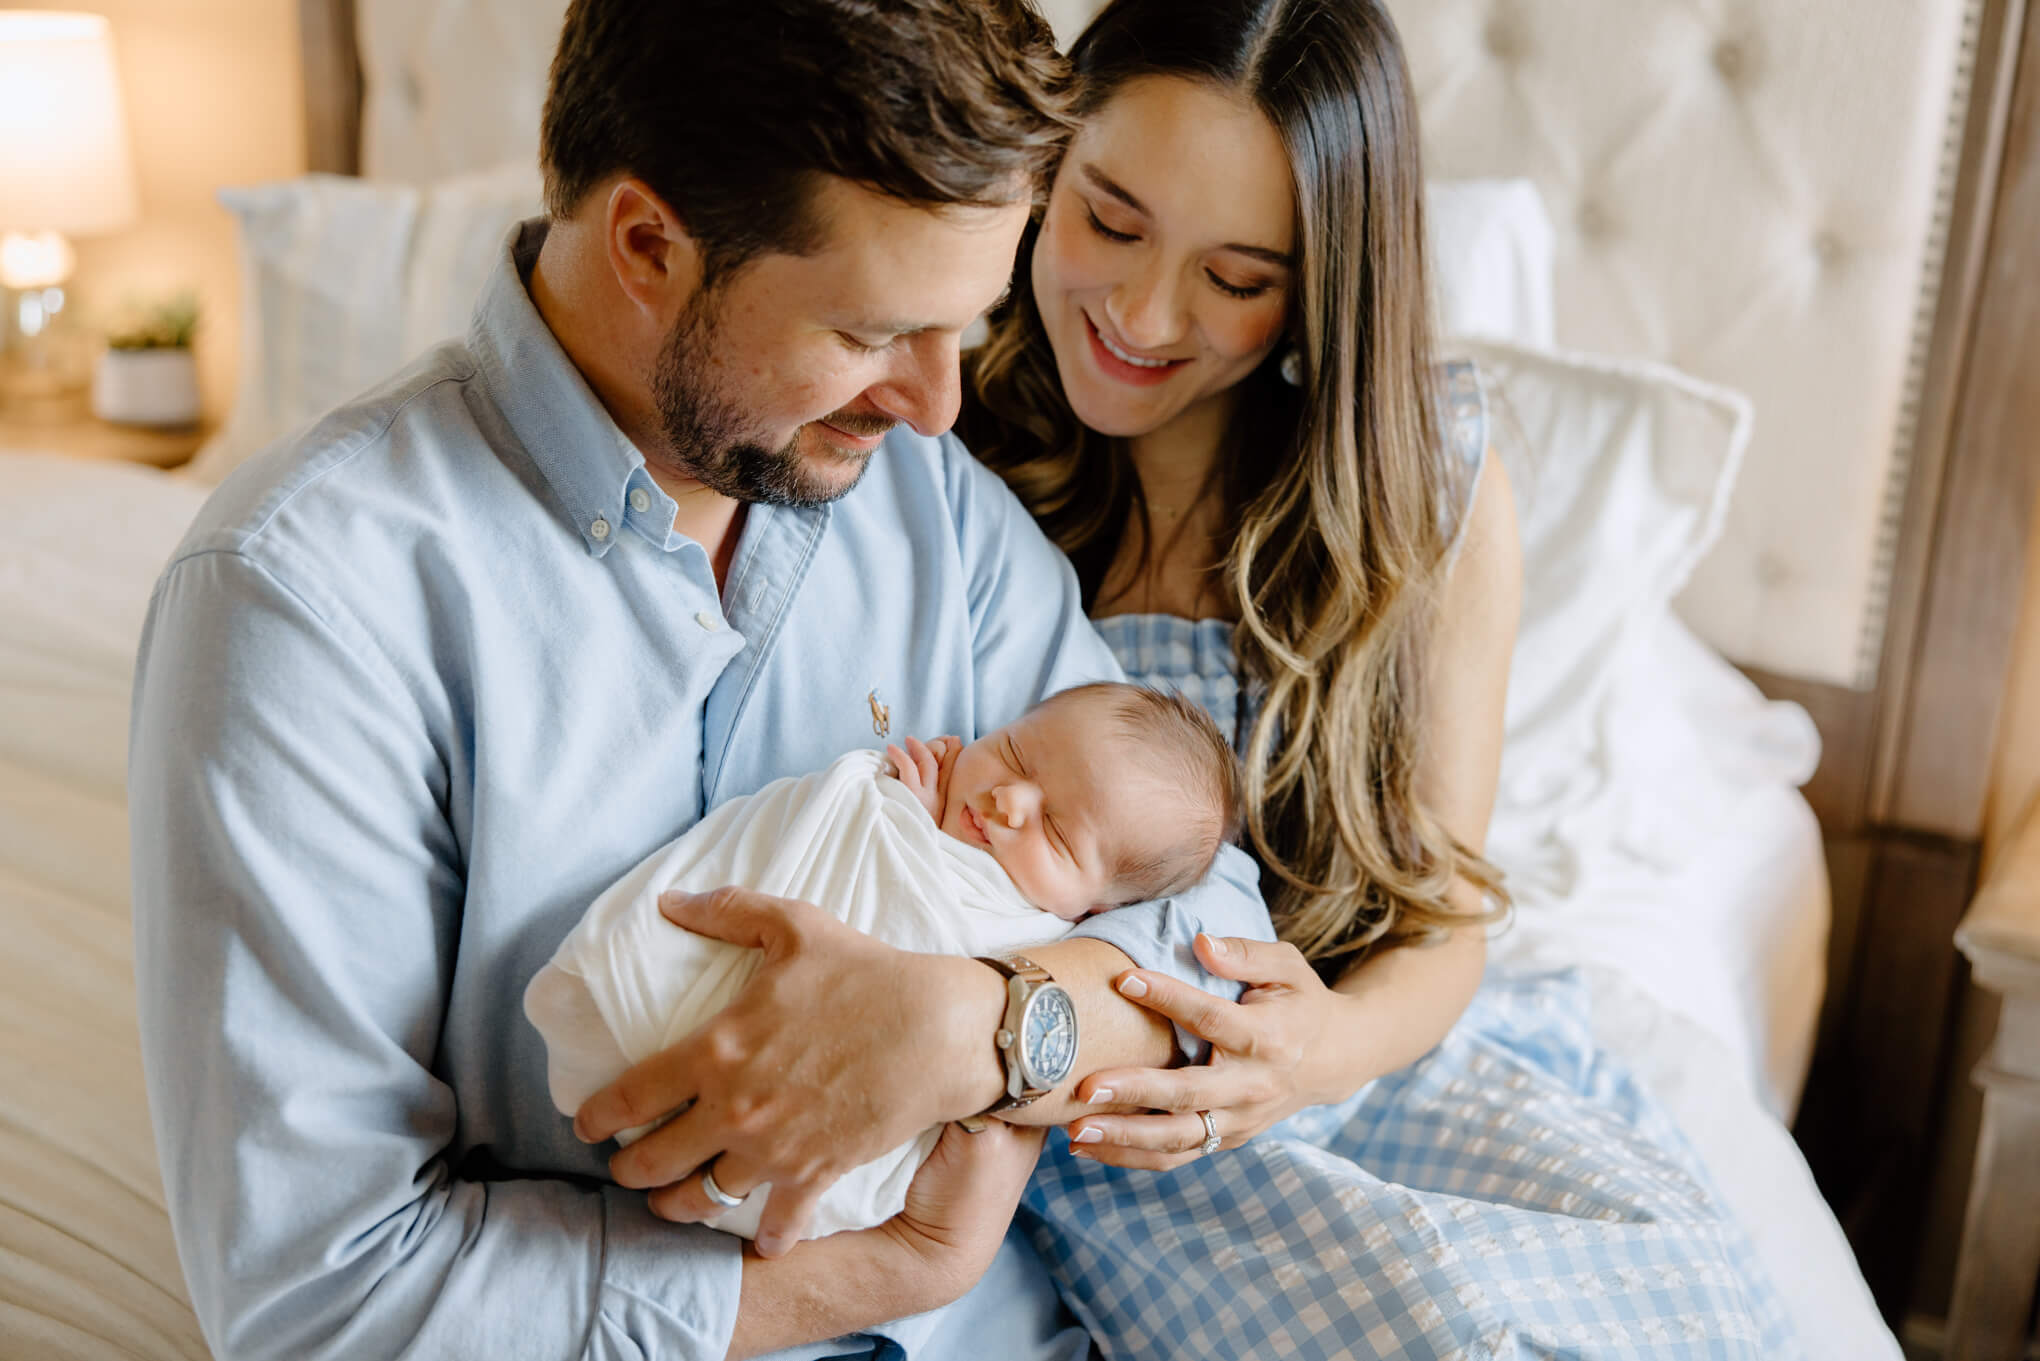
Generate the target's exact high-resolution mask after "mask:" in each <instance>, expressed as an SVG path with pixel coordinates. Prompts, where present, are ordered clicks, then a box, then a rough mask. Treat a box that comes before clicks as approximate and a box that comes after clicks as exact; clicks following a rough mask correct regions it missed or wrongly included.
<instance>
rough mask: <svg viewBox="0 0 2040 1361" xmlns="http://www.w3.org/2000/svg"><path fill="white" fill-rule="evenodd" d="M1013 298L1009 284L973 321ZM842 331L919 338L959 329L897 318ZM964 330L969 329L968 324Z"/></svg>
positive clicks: (869, 322) (1011, 287) (864, 323)
mask: <svg viewBox="0 0 2040 1361" xmlns="http://www.w3.org/2000/svg"><path fill="white" fill-rule="evenodd" d="M1012 296H1013V285H1012V284H1010V283H1009V284H1007V285H1006V286H1005V287H1004V288H1002V289H1000V290H999V296H998V297H996V298H994V299H993V300H992V305H991V306H990V307H987V308H986V309H985V310H984V311H983V312H980V313H978V314H977V316H975V317H972V318H971V321H978V320H980V319H982V318H983V317H985V316H986V315H988V314H990V313H992V312H995V311H997V310H998V308H999V306H1000V304H1001V303H1004V302H1005V301H1006V299H1008V298H1010V297H1012ZM842 329H844V330H846V331H861V332H863V333H864V334H866V335H887V336H917V335H920V334H922V333H923V332H926V331H944V330H949V331H953V330H956V329H958V328H957V327H954V326H944V325H943V324H942V323H941V322H937V321H907V320H904V319H897V318H896V319H890V320H886V321H860V322H858V323H857V324H856V325H854V326H845V327H843V328H842ZM964 329H968V325H967V324H966V327H965V328H964Z"/></svg>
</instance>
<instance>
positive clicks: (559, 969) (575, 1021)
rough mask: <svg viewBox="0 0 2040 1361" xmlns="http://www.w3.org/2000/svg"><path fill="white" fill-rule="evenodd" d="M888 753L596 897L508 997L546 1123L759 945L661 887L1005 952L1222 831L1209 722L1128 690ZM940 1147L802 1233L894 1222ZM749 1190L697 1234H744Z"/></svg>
mask: <svg viewBox="0 0 2040 1361" xmlns="http://www.w3.org/2000/svg"><path fill="white" fill-rule="evenodd" d="M888 754H889V756H890V758H891V765H890V767H888V765H887V762H886V759H885V758H883V757H880V756H879V754H878V753H876V752H871V751H856V752H851V753H850V754H849V755H847V756H843V757H840V758H839V759H837V760H836V761H834V762H832V763H831V764H830V765H829V766H828V767H827V768H826V769H824V770H821V771H818V772H816V773H814V774H811V775H805V776H800V777H798V778H788V779H783V780H775V781H773V782H772V783H771V784H769V785H766V786H765V787H764V788H763V789H760V790H759V791H758V792H757V793H755V794H751V795H749V796H747V797H744V798H739V799H732V800H731V801H729V802H728V803H726V804H724V805H722V806H721V807H719V808H717V809H715V810H714V811H713V812H711V813H710V814H709V815H708V816H707V817H705V818H703V819H702V820H701V822H699V823H698V824H696V825H695V826H694V827H693V828H692V829H691V830H689V831H688V832H687V833H686V834H685V835H683V836H682V837H680V838H679V839H678V840H677V841H674V842H672V843H670V844H669V845H667V846H665V847H663V848H661V849H660V850H658V851H655V852H653V853H652V855H650V856H649V857H647V858H646V859H645V860H643V861H642V862H640V863H639V864H638V866H637V867H636V868H635V869H633V870H632V871H631V872H630V873H629V874H627V875H625V876H624V877H623V878H622V879H621V880H619V881H617V882H616V883H615V884H613V885H611V886H610V887H609V889H607V890H606V891H605V892H604V893H603V894H602V896H601V897H599V898H597V899H596V901H595V903H594V905H593V906H591V907H590V908H589V909H588V911H587V913H586V914H585V915H584V916H583V917H582V919H581V921H580V923H579V924H578V925H577V926H576V927H575V928H574V930H573V931H572V932H571V933H570V934H569V935H568V936H567V939H566V940H565V941H563V942H562V943H561V945H560V948H559V950H558V951H557V952H555V954H554V955H553V958H552V960H551V961H550V962H549V963H548V964H547V965H546V966H545V967H544V968H543V969H541V970H540V971H539V972H538V974H537V976H536V977H534V978H533V979H532V981H531V985H530V986H529V987H528V988H527V989H526V990H525V994H524V1010H525V1015H526V1016H528V1017H529V1018H530V1020H531V1022H532V1024H533V1025H535V1026H536V1027H537V1028H538V1030H539V1033H540V1034H541V1035H542V1036H543V1037H544V1038H545V1042H546V1060H547V1073H546V1076H547V1084H548V1087H549V1088H550V1091H551V1095H552V1099H553V1104H554V1105H555V1106H556V1107H558V1109H559V1110H560V1111H561V1112H562V1113H563V1114H566V1115H572V1114H573V1113H574V1112H575V1111H576V1110H578V1109H579V1108H580V1106H581V1104H582V1102H584V1101H586V1100H587V1098H588V1097H590V1096H592V1095H594V1093H595V1092H597V1091H599V1090H600V1089H601V1088H603V1087H605V1086H607V1085H608V1084H609V1083H610V1082H612V1081H614V1080H615V1079H616V1078H617V1077H619V1076H621V1075H622V1073H623V1072H624V1071H625V1070H626V1069H628V1068H630V1067H631V1066H632V1065H633V1064H635V1063H638V1062H640V1061H641V1060H643V1059H646V1058H649V1057H651V1056H652V1055H653V1054H656V1053H658V1052H660V1051H662V1050H664V1049H666V1048H668V1047H670V1046H671V1045H673V1044H674V1043H676V1042H678V1041H679V1040H680V1039H682V1038H684V1037H685V1036H686V1035H687V1034H688V1033H689V1032H690V1031H692V1030H693V1029H695V1028H696V1027H697V1026H699V1025H700V1024H701V1023H703V1022H704V1021H706V1020H708V1019H709V1018H710V1017H712V1016H714V1015H715V1014H716V1013H717V1012H719V1011H720V1010H722V1008H723V1007H724V1006H725V1005H727V1004H728V1003H729V1002H730V1001H731V1000H732V999H733V998H734V997H735V996H736V994H737V993H738V991H740V990H741V989H742V987H743V985H744V984H745V982H747V981H748V980H749V979H750V977H751V975H752V974H753V973H754V972H755V971H756V969H757V967H758V962H759V959H760V952H759V951H757V950H753V949H748V948H745V947H742V946H736V945H730V944H728V943H726V942H723V941H719V940H713V939H710V938H709V937H706V936H700V935H696V934H695V933H693V932H691V931H686V930H683V929H682V928H680V927H677V926H674V925H673V924H672V923H670V922H668V921H667V920H666V919H665V918H664V917H662V916H661V915H660V914H659V910H658V900H659V895H660V894H661V893H664V892H666V891H667V890H670V889H686V890H691V891H695V892H702V891H706V890H709V889H713V888H719V887H722V886H723V885H725V884H735V885H739V886H742V887H745V888H752V889H756V890H758V891H760V892H763V893H770V894H774V895H777V896H780V897H786V898H796V899H800V900H803V901H806V902H811V903H815V904H818V905H819V906H821V907H823V908H824V909H826V910H829V911H831V912H833V913H835V914H836V915H837V916H838V917H839V918H841V919H842V920H843V921H845V922H847V923H848V924H850V925H851V926H854V927H856V928H858V929H859V930H862V931H866V932H869V933H870V934H872V935H874V936H877V937H878V938H880V939H881V940H884V941H886V942H888V943H889V944H892V945H896V946H899V947H901V948H903V949H909V950H917V951H924V952H929V953H950V954H968V955H993V954H1005V953H1009V952H1012V951H1024V950H1026V949H1028V948H1031V947H1035V946H1040V945H1044V944H1046V943H1048V942H1049V941H1052V940H1054V939H1056V938H1058V937H1060V936H1062V935H1064V934H1065V933H1067V932H1068V930H1069V928H1070V924H1071V923H1073V922H1075V921H1076V920H1077V919H1078V918H1080V917H1083V916H1086V915H1088V914H1090V913H1092V912H1095V911H1101V910H1104V909H1108V908H1112V907H1117V906H1120V905H1122V904H1126V903H1134V902H1145V901H1148V900H1150V899H1154V898H1163V897H1167V896H1169V895H1170V894H1172V893H1178V892H1181V891H1183V890H1184V889H1187V888H1189V887H1190V886H1191V885H1193V884H1195V883H1197V881H1198V880H1200V879H1202V878H1203V877H1204V875H1205V873H1206V872H1207V871H1209V870H1210V868H1211V862H1212V860H1213V859H1214V858H1215V857H1216V856H1217V854H1218V848H1219V846H1220V845H1221V844H1222V843H1224V842H1226V841H1228V840H1230V839H1232V838H1233V837H1234V836H1236V835H1237V834H1238V830H1239V822H1240V816H1241V813H1240V792H1239V775H1238V768H1237V765H1236V763H1235V761H1234V758H1233V754H1232V752H1231V750H1230V748H1228V746H1227V745H1226V742H1225V739H1224V738H1223V737H1222V736H1221V735H1220V733H1219V731H1218V729H1217V727H1216V726H1215V725H1214V724H1213V723H1212V722H1211V719H1210V718H1209V717H1208V716H1207V715H1206V714H1205V713H1204V711H1203V710H1202V709H1200V708H1198V707H1197V706H1196V705H1194V704H1192V703H1189V702H1188V701H1186V700H1183V699H1179V698H1177V697H1175V696H1172V695H1167V694H1164V693H1162V692H1160V691H1157V690H1150V689H1145V688H1142V687H1140V686H1134V685H1121V684H1097V685H1084V686H1078V687H1077V688H1075V689H1072V690H1065V691H1062V692H1061V693H1059V694H1056V695H1052V696H1050V697H1049V698H1048V699H1045V700H1043V701H1042V702H1041V703H1039V704H1037V705H1036V706H1035V707H1034V708H1032V709H1030V710H1029V711H1028V712H1027V713H1026V714H1024V715H1022V716H1021V717H1020V718H1019V719H1018V720H1017V721H1016V722H1013V723H1011V724H1008V725H1007V726H1006V727H1004V728H1000V729H999V730H997V731H996V732H992V733H989V734H987V735H986V736H984V737H982V738H980V739H978V740H977V741H976V742H973V743H971V744H969V745H968V746H966V745H964V744H963V742H962V741H960V740H959V739H957V738H954V737H944V738H937V739H935V740H934V741H933V742H929V743H922V742H920V741H918V740H916V739H913V738H908V739H907V740H906V743H905V745H904V747H891V748H888ZM649 1128H650V1127H649V1126H647V1127H646V1129H644V1130H634V1131H630V1132H629V1134H628V1136H626V1137H624V1139H623V1141H624V1142H626V1143H628V1142H629V1141H630V1139H631V1138H635V1137H637V1136H639V1135H641V1134H643V1133H645V1132H646V1131H647V1130H649ZM940 1135H941V1130H940V1129H939V1128H938V1129H932V1130H927V1131H924V1132H923V1133H922V1134H921V1135H919V1136H918V1137H917V1138H915V1139H914V1140H912V1141H910V1142H908V1143H906V1144H904V1145H902V1146H900V1147H899V1148H896V1149H894V1150H892V1152H890V1153H888V1154H886V1155H885V1156H884V1157H882V1158H879V1159H877V1160H875V1161H873V1162H870V1163H867V1164H865V1165H864V1166H862V1167H859V1168H856V1169H854V1170H852V1171H851V1172H850V1173H849V1174H848V1175H846V1176H845V1177H843V1178H842V1180H840V1181H838V1182H837V1183H836V1184H835V1185H834V1186H833V1187H831V1188H830V1189H829V1191H828V1192H827V1193H826V1194H824V1195H823V1197H822V1199H821V1201H820V1203H819V1204H818V1206H817V1208H816V1212H815V1216H814V1220H813V1222H812V1224H811V1226H810V1228H809V1231H808V1232H809V1236H811V1237H817V1238H819V1237H822V1236H824V1235H826V1234H830V1233H836V1232H840V1231H842V1230H844V1229H855V1228H868V1227H870V1226H872V1225H874V1224H878V1223H881V1222H883V1221H884V1220H886V1219H889V1218H891V1217H892V1216H893V1215H894V1214H897V1213H898V1212H899V1210H900V1208H901V1206H902V1205H904V1204H905V1202H906V1191H907V1186H908V1183H910V1182H911V1181H912V1180H913V1176H914V1173H915V1172H916V1171H917V1170H918V1169H919V1168H920V1165H921V1163H922V1162H923V1161H925V1160H926V1158H927V1156H928V1154H929V1153H930V1152H931V1151H932V1150H933V1149H934V1147H935V1142H936V1140H937V1138H939V1137H940ZM768 1192H769V1188H768V1187H759V1188H757V1189H756V1190H754V1191H753V1192H752V1193H751V1195H750V1196H749V1197H747V1198H746V1200H745V1202H744V1203H743V1204H742V1205H740V1206H736V1207H734V1208H732V1209H730V1210H728V1211H726V1212H724V1213H723V1214H722V1215H720V1216H718V1217H717V1218H715V1219H713V1220H711V1221H710V1223H712V1224H714V1225H715V1226H716V1227H717V1228H721V1229H726V1230H728V1231H730V1232H733V1233H739V1234H742V1235H743V1236H745V1237H751V1236H753V1235H754V1234H755V1233H756V1231H757V1226H758V1219H759V1215H760V1214H761V1213H762V1211H763V1209H764V1202H765V1199H766V1195H767V1193H768Z"/></svg>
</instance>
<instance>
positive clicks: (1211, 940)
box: [1204, 936, 1232, 955]
mask: <svg viewBox="0 0 2040 1361" xmlns="http://www.w3.org/2000/svg"><path fill="white" fill-rule="evenodd" d="M1204 943H1205V944H1206V945H1208V946H1210V947H1211V953H1213V954H1215V955H1229V954H1231V953H1232V946H1230V945H1228V944H1226V943H1225V941H1224V939H1223V938H1222V937H1219V936H1206V937H1205V938H1204Z"/></svg>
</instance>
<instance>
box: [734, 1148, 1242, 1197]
mask: <svg viewBox="0 0 2040 1361" xmlns="http://www.w3.org/2000/svg"><path fill="white" fill-rule="evenodd" d="M1213 1137H1214V1138H1216V1137H1217V1136H1216V1135H1214V1136H1213ZM701 1189H702V1190H704V1191H706V1192H707V1193H708V1198H709V1199H710V1200H712V1201H714V1202H715V1203H716V1204H718V1205H720V1206H722V1207H723V1208H724V1209H726V1210H734V1209H736V1208H737V1206H739V1205H742V1204H743V1203H744V1198H743V1197H742V1196H733V1195H731V1194H730V1193H729V1192H728V1191H725V1190H723V1189H722V1187H720V1186H717V1185H716V1184H715V1170H714V1168H713V1166H712V1165H711V1166H709V1167H704V1168H702V1169H701Z"/></svg>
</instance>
